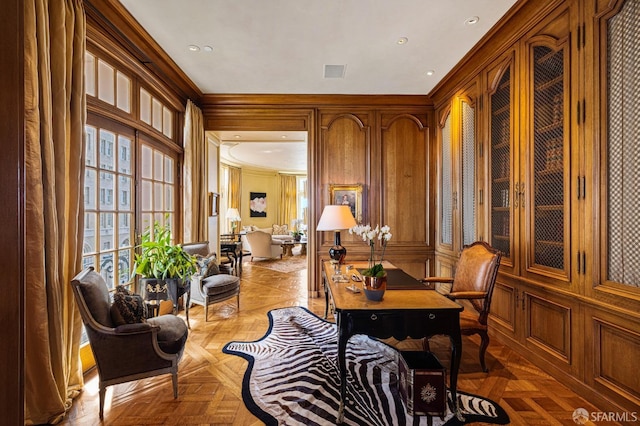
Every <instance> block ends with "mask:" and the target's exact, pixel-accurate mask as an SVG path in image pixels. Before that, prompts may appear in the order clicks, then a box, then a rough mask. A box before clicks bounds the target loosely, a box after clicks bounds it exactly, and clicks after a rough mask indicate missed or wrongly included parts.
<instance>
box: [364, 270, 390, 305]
mask: <svg viewBox="0 0 640 426" xmlns="http://www.w3.org/2000/svg"><path fill="white" fill-rule="evenodd" d="M362 279H363V282H364V295H365V296H366V297H367V299H369V300H372V301H374V302H379V301H381V300H382V297H383V296H384V292H385V291H386V289H387V274H384V276H382V277H368V276H366V275H364V276H363V277H362Z"/></svg>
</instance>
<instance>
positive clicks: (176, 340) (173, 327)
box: [147, 314, 189, 354]
mask: <svg viewBox="0 0 640 426" xmlns="http://www.w3.org/2000/svg"><path fill="white" fill-rule="evenodd" d="M147 322H148V323H149V324H151V325H155V326H158V327H160V331H159V332H158V346H160V349H162V351H163V352H166V353H169V354H177V353H178V352H180V351H181V350H182V349H183V348H184V344H185V342H186V341H187V336H188V334H189V330H188V329H187V325H186V324H185V323H184V320H183V319H182V318H180V317H177V316H175V315H171V314H169V315H160V316H158V317H153V318H149V319H148V320H147Z"/></svg>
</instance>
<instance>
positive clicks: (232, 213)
mask: <svg viewBox="0 0 640 426" xmlns="http://www.w3.org/2000/svg"><path fill="white" fill-rule="evenodd" d="M227 219H228V220H231V221H238V220H240V212H238V209H236V208H235V207H231V208H229V209H228V210H227Z"/></svg>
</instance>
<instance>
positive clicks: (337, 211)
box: [316, 206, 356, 231]
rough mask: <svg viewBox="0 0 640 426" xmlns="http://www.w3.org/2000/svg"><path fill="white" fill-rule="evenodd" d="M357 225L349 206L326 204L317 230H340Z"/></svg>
mask: <svg viewBox="0 0 640 426" xmlns="http://www.w3.org/2000/svg"><path fill="white" fill-rule="evenodd" d="M354 226H356V220H355V219H354V217H353V215H352V214H351V208H350V207H349V206H324V210H323V211H322V216H320V221H319V222H318V226H317V227H316V230H317V231H340V230H342V229H349V228H352V227H354Z"/></svg>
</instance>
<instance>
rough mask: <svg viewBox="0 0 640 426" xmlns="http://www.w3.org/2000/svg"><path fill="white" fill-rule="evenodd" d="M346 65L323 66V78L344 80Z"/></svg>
mask: <svg viewBox="0 0 640 426" xmlns="http://www.w3.org/2000/svg"><path fill="white" fill-rule="evenodd" d="M346 68H347V66H346V65H325V66H324V78H344V71H345V69H346Z"/></svg>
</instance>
